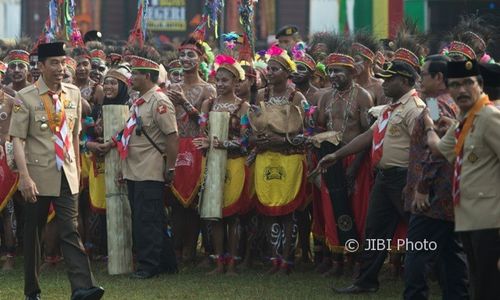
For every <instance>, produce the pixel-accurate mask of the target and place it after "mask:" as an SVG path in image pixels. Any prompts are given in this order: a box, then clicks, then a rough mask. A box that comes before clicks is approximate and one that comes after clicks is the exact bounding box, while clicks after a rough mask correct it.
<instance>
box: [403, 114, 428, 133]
mask: <svg viewBox="0 0 500 300" xmlns="http://www.w3.org/2000/svg"><path fill="white" fill-rule="evenodd" d="M423 110H424V108H423V107H414V108H412V109H411V110H409V111H408V114H407V115H406V118H405V123H406V127H407V128H408V132H409V133H410V135H411V134H412V132H413V127H414V126H415V121H416V120H417V118H418V116H419V115H420V114H421V113H422V111H423Z"/></svg>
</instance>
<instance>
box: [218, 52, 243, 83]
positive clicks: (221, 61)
mask: <svg viewBox="0 0 500 300" xmlns="http://www.w3.org/2000/svg"><path fill="white" fill-rule="evenodd" d="M219 68H223V69H226V70H228V71H229V72H231V73H232V74H233V75H234V76H235V77H236V78H238V80H241V81H243V80H245V70H243V68H242V67H241V65H240V64H239V63H238V62H237V61H236V59H234V58H233V57H232V56H229V55H223V54H219V55H217V56H216V57H215V62H214V69H215V70H218V69H219Z"/></svg>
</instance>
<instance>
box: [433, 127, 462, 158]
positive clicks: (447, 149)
mask: <svg viewBox="0 0 500 300" xmlns="http://www.w3.org/2000/svg"><path fill="white" fill-rule="evenodd" d="M457 126H458V122H457V124H455V125H453V126H451V127H450V128H449V129H448V131H447V132H446V134H445V135H444V136H443V138H442V139H441V141H439V143H438V145H437V147H438V150H439V152H441V154H442V155H443V156H444V157H445V158H446V160H448V161H449V162H450V163H453V161H455V157H456V156H455V145H456V143H457V141H456V139H455V129H456V128H457Z"/></svg>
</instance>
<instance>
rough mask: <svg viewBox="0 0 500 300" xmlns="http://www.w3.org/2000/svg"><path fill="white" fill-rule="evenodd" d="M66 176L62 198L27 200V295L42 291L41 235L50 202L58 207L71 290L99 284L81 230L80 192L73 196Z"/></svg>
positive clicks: (57, 219) (57, 217)
mask: <svg viewBox="0 0 500 300" xmlns="http://www.w3.org/2000/svg"><path fill="white" fill-rule="evenodd" d="M61 177H62V179H61V180H62V182H61V193H60V196H59V197H45V196H40V197H37V198H38V201H37V202H35V203H26V207H25V216H24V251H23V252H24V294H25V295H31V294H34V293H40V292H41V290H40V284H39V281H38V278H39V271H40V265H41V263H42V251H41V237H42V232H43V228H44V226H45V224H46V223H47V215H48V212H49V205H50V203H51V202H52V203H53V205H54V208H55V212H56V216H55V221H56V222H57V227H58V232H59V239H60V244H61V250H62V253H63V255H64V261H65V263H66V265H67V266H68V268H69V270H68V277H69V280H70V282H71V290H72V291H74V290H76V289H86V288H90V287H93V286H95V282H94V277H93V275H92V272H91V270H90V262H89V259H88V257H87V254H86V253H85V250H84V248H83V245H82V241H81V239H80V235H79V234H78V231H77V216H78V194H75V195H72V194H71V190H70V188H69V185H68V181H67V179H66V176H64V173H63V176H61Z"/></svg>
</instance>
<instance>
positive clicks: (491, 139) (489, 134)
mask: <svg viewBox="0 0 500 300" xmlns="http://www.w3.org/2000/svg"><path fill="white" fill-rule="evenodd" d="M487 121H488V126H486V130H485V133H484V141H485V143H486V144H487V145H488V146H489V147H490V149H491V150H493V152H495V154H496V156H497V157H498V159H500V130H499V128H500V111H499V110H494V111H493V112H492V113H491V114H489V117H488V120H487Z"/></svg>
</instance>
